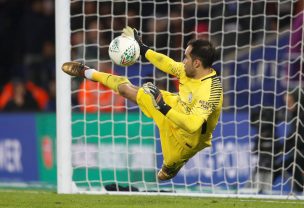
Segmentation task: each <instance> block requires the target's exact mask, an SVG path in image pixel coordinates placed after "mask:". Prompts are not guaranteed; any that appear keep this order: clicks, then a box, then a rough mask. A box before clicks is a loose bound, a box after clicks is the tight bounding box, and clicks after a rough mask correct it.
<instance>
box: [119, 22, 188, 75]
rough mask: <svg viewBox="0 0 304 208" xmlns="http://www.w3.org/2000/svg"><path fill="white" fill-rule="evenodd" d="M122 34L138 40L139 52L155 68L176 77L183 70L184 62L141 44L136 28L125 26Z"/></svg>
mask: <svg viewBox="0 0 304 208" xmlns="http://www.w3.org/2000/svg"><path fill="white" fill-rule="evenodd" d="M122 35H125V36H129V37H132V38H134V39H135V40H136V41H137V42H138V45H139V47H140V54H141V55H142V56H145V57H146V58H147V59H148V60H149V61H150V63H152V64H153V65H154V66H155V67H156V68H158V69H160V70H162V71H163V72H165V73H167V74H171V75H173V76H175V77H178V78H179V77H180V75H181V73H182V72H183V71H184V64H183V63H182V62H176V61H174V60H173V59H171V58H169V57H168V56H166V55H164V54H161V53H157V52H155V51H153V50H152V49H150V48H149V47H148V46H146V45H145V44H143V42H142V40H141V38H140V37H139V35H138V32H137V30H136V29H132V28H130V27H129V26H127V27H125V28H124V29H123V33H122Z"/></svg>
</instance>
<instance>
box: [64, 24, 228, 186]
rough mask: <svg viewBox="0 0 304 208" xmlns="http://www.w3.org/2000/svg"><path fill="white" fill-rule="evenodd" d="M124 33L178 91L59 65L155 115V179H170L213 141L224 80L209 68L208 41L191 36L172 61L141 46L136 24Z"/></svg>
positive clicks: (211, 59)
mask: <svg viewBox="0 0 304 208" xmlns="http://www.w3.org/2000/svg"><path fill="white" fill-rule="evenodd" d="M122 35H125V36H131V37H133V38H134V39H135V40H136V41H137V42H138V44H139V46H140V54H141V55H142V56H145V57H146V58H147V60H149V61H150V62H151V63H152V64H153V65H154V66H155V67H157V68H158V69H160V70H162V71H163V72H166V73H168V74H171V75H173V76H175V77H177V78H178V79H179V92H178V94H173V93H170V92H168V91H163V90H159V89H158V88H157V87H156V86H155V85H154V84H152V83H150V82H148V83H145V84H144V85H143V86H142V87H138V86H134V85H132V84H131V83H130V81H129V80H128V79H127V78H126V77H122V76H116V75H112V74H108V73H103V72H98V71H97V70H95V69H91V68H89V67H88V66H85V65H83V64H81V63H78V62H66V63H64V64H63V65H62V70H63V71H64V72H65V73H67V74H69V75H72V76H77V77H83V78H86V79H89V80H92V81H96V82H100V83H102V84H103V85H105V86H107V87H109V88H110V89H112V90H114V91H115V92H117V93H119V94H120V95H121V96H123V97H125V98H127V99H129V100H131V101H133V102H135V103H137V104H138V106H139V107H140V109H141V111H142V112H143V113H144V114H145V115H146V116H148V117H150V118H153V120H154V121H155V123H156V125H157V126H158V128H159V132H160V140H161V146H162V153H163V158H164V161H163V165H162V168H161V170H160V171H159V172H158V179H159V180H169V179H171V178H173V177H174V176H175V175H176V174H177V173H178V171H179V170H180V169H181V168H182V167H183V165H184V164H185V163H186V162H187V161H188V160H189V159H190V158H191V157H193V156H194V155H195V154H196V153H197V152H199V151H200V150H202V149H204V148H206V147H209V146H211V139H212V132H213V130H214V129H215V127H216V125H217V122H218V119H219V116H220V112H221V109H222V103H223V91H222V85H221V82H220V79H219V77H218V76H217V74H216V71H215V70H214V69H213V68H212V67H211V66H212V63H213V62H214V60H215V48H214V47H213V46H212V44H211V43H210V42H209V41H207V40H191V41H190V42H189V43H188V45H187V48H186V50H185V57H184V60H183V62H176V61H174V60H172V59H171V58H169V57H167V56H165V55H163V54H160V53H157V52H155V51H153V50H151V49H150V48H149V47H148V46H146V45H144V44H143V42H142V41H141V38H140V37H139V35H138V32H137V30H136V29H132V28H130V27H126V28H124V30H123V33H122Z"/></svg>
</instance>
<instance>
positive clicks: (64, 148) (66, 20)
mask: <svg viewBox="0 0 304 208" xmlns="http://www.w3.org/2000/svg"><path fill="white" fill-rule="evenodd" d="M69 11H70V1H68V0H64V1H62V0H56V2H55V21H56V129H57V137H56V138H57V140H56V141H57V142H56V143H57V192H58V193H71V192H72V162H71V157H72V151H71V145H72V143H71V141H72V139H71V137H72V133H71V99H70V97H71V78H70V77H69V76H66V75H65V74H63V73H62V71H61V66H62V64H63V63H64V62H66V61H69V60H70V59H71V50H70V49H71V44H70V39H71V38H70V34H71V33H70V31H71V29H70V12H69Z"/></svg>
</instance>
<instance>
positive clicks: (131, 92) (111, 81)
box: [62, 62, 139, 103]
mask: <svg viewBox="0 0 304 208" xmlns="http://www.w3.org/2000/svg"><path fill="white" fill-rule="evenodd" d="M62 71H64V72H65V73H67V74H69V75H71V76H77V77H82V78H87V79H89V80H92V81H95V82H100V83H102V84H103V85H105V86H107V87H109V88H110V89H112V90H114V91H115V92H118V93H119V94H120V95H121V96H123V97H125V98H127V99H129V100H131V101H133V102H135V103H136V96H137V92H138V89H139V87H137V86H134V85H132V84H131V83H130V81H129V80H128V79H127V78H126V77H122V76H117V75H113V74H109V73H104V72H99V71H96V70H95V69H91V68H89V67H88V66H86V65H84V64H81V63H78V62H66V63H64V64H63V65H62Z"/></svg>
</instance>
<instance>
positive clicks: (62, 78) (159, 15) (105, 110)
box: [56, 0, 304, 199]
mask: <svg viewBox="0 0 304 208" xmlns="http://www.w3.org/2000/svg"><path fill="white" fill-rule="evenodd" d="M303 10H304V6H303V4H302V3H301V0H286V1H282V2H281V1H267V0H257V1H242V0H231V1H222V0H210V1H194V0H193V1H192V0H190V1H165V0H160V1H138V0H132V1H125V0H115V1H109V0H102V1H99V0H71V1H67V0H57V1H56V67H57V74H56V79H57V80H56V81H57V88H56V89H57V167H58V169H57V171H58V174H57V176H58V189H57V190H58V193H94V194H95V193H116V194H117V193H118V194H120V193H124V194H170V195H192V196H219V197H225V196H229V197H231V196H235V197H256V198H274V199H276V198H289V197H290V195H292V196H296V198H299V199H304V195H303V188H304V187H303V185H304V182H303V181H304V170H303V167H304V164H303V163H304V162H303V161H304V154H303V151H304V149H303V146H304V138H303V137H304V135H302V134H303V133H301V130H300V129H301V128H304V125H303V121H302V118H303V117H302V115H303V111H304V110H303V109H304V107H303V105H304V104H303V101H304V91H303V84H302V83H303V76H304V75H303V71H304V69H303V57H304V56H303V37H304V35H303V28H302V26H303V22H304V21H303V19H304V12H303ZM126 25H129V26H131V27H135V28H137V29H138V30H139V31H140V34H141V36H142V40H143V42H144V43H145V44H147V45H148V46H150V47H151V48H153V49H155V50H156V51H158V52H161V53H164V54H166V55H168V56H170V57H171V58H173V59H174V60H176V61H182V58H183V56H184V49H185V47H186V45H187V42H188V41H189V40H191V39H193V38H204V39H208V40H211V41H212V42H213V43H214V45H215V46H216V47H217V49H218V51H219V60H218V61H216V63H215V64H214V68H215V70H217V71H218V72H219V76H220V77H221V81H222V83H223V89H224V106H223V112H222V114H221V117H220V120H219V123H218V126H217V128H216V129H215V132H214V134H213V139H212V147H210V148H206V149H204V150H202V151H201V152H199V153H198V154H197V155H196V156H195V157H194V158H192V159H190V160H189V161H188V162H187V163H186V165H185V166H184V167H183V168H182V169H181V171H180V172H179V173H178V175H177V176H176V177H175V178H174V179H172V180H169V181H165V182H159V181H158V180H157V172H158V170H159V169H160V168H161V164H162V159H163V158H162V153H161V146H160V139H159V132H158V129H157V127H156V126H155V125H154V123H153V121H152V120H151V119H149V118H147V117H146V116H145V115H144V114H143V113H141V111H140V110H139V108H138V107H137V106H136V105H134V104H133V103H131V102H129V101H127V100H125V99H122V98H121V97H120V96H119V95H118V94H115V93H114V92H112V91H111V90H109V89H107V88H105V87H104V86H103V85H101V84H99V83H94V82H90V81H86V80H83V79H79V78H70V77H69V76H67V75H66V74H64V73H62V72H61V64H62V63H64V62H65V61H70V60H75V61H79V62H83V63H84V64H87V65H88V66H90V67H92V68H96V69H98V70H100V71H104V72H109V73H114V74H117V75H122V76H127V77H128V79H129V80H130V81H131V83H133V84H134V85H139V86H141V85H142V84H143V83H145V82H148V81H152V82H154V83H155V84H156V85H157V86H158V87H159V88H161V89H165V90H169V91H171V92H177V91H178V80H176V79H175V78H174V77H171V76H169V75H166V74H164V73H162V72H160V71H159V70H158V69H156V68H155V67H153V66H152V65H151V64H149V63H148V62H147V60H145V59H144V58H140V59H139V61H138V62H137V63H136V64H134V65H132V66H130V67H126V68H125V67H118V66H115V65H114V64H113V63H111V61H110V59H109V56H108V46H109V44H110V42H111V40H113V39H114V38H115V37H117V36H118V35H120V34H121V32H122V29H123V28H124V27H125V26H126ZM288 96H293V98H291V99H293V101H295V102H294V103H291V102H292V101H290V102H289V101H288V102H287V101H286V98H290V97H288ZM293 107H294V108H293ZM295 109H296V110H295ZM303 119H304V118H303ZM292 144H293V145H292ZM302 164H303V165H302ZM301 174H302V177H301ZM301 188H302V191H301Z"/></svg>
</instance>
